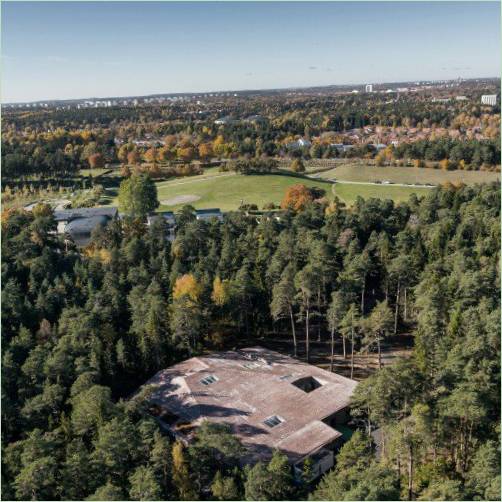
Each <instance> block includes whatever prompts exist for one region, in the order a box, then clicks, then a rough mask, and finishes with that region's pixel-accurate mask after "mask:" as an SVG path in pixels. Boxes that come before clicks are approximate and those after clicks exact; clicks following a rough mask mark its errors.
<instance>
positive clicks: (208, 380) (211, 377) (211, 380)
mask: <svg viewBox="0 0 502 502" xmlns="http://www.w3.org/2000/svg"><path fill="white" fill-rule="evenodd" d="M217 381H218V377H217V376H215V375H208V376H207V377H205V378H203V379H202V380H201V381H200V383H201V384H203V385H211V384H212V383H215V382H217Z"/></svg>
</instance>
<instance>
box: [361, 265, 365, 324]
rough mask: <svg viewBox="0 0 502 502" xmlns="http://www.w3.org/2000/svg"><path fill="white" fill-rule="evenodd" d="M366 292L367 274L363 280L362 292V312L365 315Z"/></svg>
mask: <svg viewBox="0 0 502 502" xmlns="http://www.w3.org/2000/svg"><path fill="white" fill-rule="evenodd" d="M365 293H366V275H365V276H364V280H363V290H362V292H361V314H363V315H364V295H365Z"/></svg>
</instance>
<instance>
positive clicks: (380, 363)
mask: <svg viewBox="0 0 502 502" xmlns="http://www.w3.org/2000/svg"><path fill="white" fill-rule="evenodd" d="M377 348H378V369H379V370H381V369H382V350H381V348H380V337H378V338H377Z"/></svg>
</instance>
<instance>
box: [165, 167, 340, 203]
mask: <svg viewBox="0 0 502 502" xmlns="http://www.w3.org/2000/svg"><path fill="white" fill-rule="evenodd" d="M297 183H302V184H304V185H306V186H309V187H313V186H316V187H319V188H323V189H324V190H326V195H327V196H328V197H330V198H331V197H332V192H331V186H332V185H331V183H329V182H326V181H324V180H309V179H302V178H298V177H295V176H285V175H277V174H271V175H249V176H244V175H241V174H233V173H219V175H213V176H207V175H201V176H194V177H190V178H182V179H176V180H172V181H164V182H161V183H158V184H157V190H158V197H159V201H160V203H161V205H160V208H159V209H160V210H169V209H174V210H176V209H179V208H180V207H182V206H183V205H184V204H186V203H187V202H181V203H180V201H183V200H191V202H189V203H190V204H191V205H192V206H193V207H195V208H209V207H219V208H220V209H222V210H223V211H231V210H235V209H237V208H238V207H239V206H240V204H241V201H243V202H244V204H256V205H257V206H258V207H259V208H260V209H261V208H262V207H263V205H264V204H266V203H267V202H274V203H276V204H279V203H280V202H281V200H282V198H283V197H284V193H285V192H286V190H287V188H288V187H290V186H291V185H295V184H297ZM195 198H197V200H195Z"/></svg>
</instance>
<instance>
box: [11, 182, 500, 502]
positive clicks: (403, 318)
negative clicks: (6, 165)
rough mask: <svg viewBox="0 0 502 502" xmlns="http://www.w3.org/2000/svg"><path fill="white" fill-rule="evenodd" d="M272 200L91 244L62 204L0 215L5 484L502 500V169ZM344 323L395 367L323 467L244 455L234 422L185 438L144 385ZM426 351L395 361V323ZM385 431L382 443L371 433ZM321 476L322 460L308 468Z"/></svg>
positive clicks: (107, 495) (118, 226)
mask: <svg viewBox="0 0 502 502" xmlns="http://www.w3.org/2000/svg"><path fill="white" fill-rule="evenodd" d="M297 209H298V210H297V211H294V210H292V209H290V210H288V211H286V212H284V213H281V214H280V216H279V217H276V216H274V215H273V213H271V215H270V216H266V215H265V216H262V217H261V218H256V217H251V216H248V215H247V214H246V213H245V212H234V213H228V214H227V215H225V219H224V221H223V222H218V221H216V220H214V221H213V222H204V221H199V220H196V218H195V215H194V211H193V209H192V208H191V207H189V206H185V207H184V208H183V210H181V211H180V212H179V213H177V214H176V222H177V233H176V238H175V240H174V241H173V242H172V243H170V242H169V241H168V240H166V238H165V236H166V229H165V227H164V225H165V223H164V222H163V221H162V220H161V219H158V221H157V222H156V223H154V224H153V225H152V226H150V227H147V226H146V225H145V224H144V223H143V221H142V220H141V219H131V218H126V219H121V220H117V221H114V222H113V223H111V224H110V225H108V227H106V228H104V229H99V230H98V231H97V232H95V233H94V235H93V240H92V243H91V245H90V246H89V247H87V248H86V249H85V250H84V251H79V250H77V249H76V248H74V247H73V246H72V245H68V244H67V243H65V242H64V241H63V240H62V238H61V237H59V236H57V235H56V233H55V232H54V231H55V228H56V224H55V221H54V219H53V216H52V211H51V210H50V208H49V207H48V206H44V205H42V204H41V205H39V206H37V207H36V208H35V209H34V210H33V211H32V212H27V211H22V210H12V211H4V213H3V215H2V342H3V343H2V472H3V475H2V483H3V485H2V497H3V498H4V499H14V500H25V499H30V500H64V499H75V500H77V499H83V498H87V499H88V500H129V499H130V500H166V499H167V500H176V499H182V500H196V499H206V500H207V499H210V500H235V499H246V500H264V499H266V500H284V499H286V500H287V499H299V500H305V499H311V500H417V499H418V500H473V499H474V500H499V499H500V439H499V436H500V391H501V389H500V286H499V284H500V267H499V263H500V252H499V250H500V187H499V185H496V184H493V185H477V186H474V187H465V186H464V187H453V186H450V187H445V188H437V189H433V190H431V192H430V194H428V195H427V196H425V197H423V198H421V199H418V198H417V197H416V196H412V197H411V198H410V199H409V201H408V202H407V203H401V204H399V205H396V204H394V203H393V202H392V201H389V200H385V201H382V200H377V199H369V200H363V199H358V201H357V202H356V204H355V205H354V206H352V207H350V208H347V207H345V206H344V205H343V204H342V203H340V202H339V201H338V202H335V203H333V204H330V205H329V206H327V205H326V204H323V203H315V202H312V203H307V204H306V205H304V206H302V207H299V208H297ZM273 333H274V334H277V333H281V334H282V335H283V336H285V337H289V338H290V345H289V347H290V353H291V354H296V355H297V357H299V358H301V359H303V360H309V356H310V354H309V349H310V345H309V342H310V341H312V340H316V339H317V338H318V337H321V339H323V340H326V341H331V340H333V350H334V351H336V353H337V354H340V353H341V351H342V346H343V350H346V351H347V361H348V365H349V366H350V354H351V352H352V353H354V352H356V353H358V354H359V353H368V354H372V355H374V356H375V357H377V360H378V361H379V366H381V369H375V370H374V371H373V373H372V374H371V376H369V377H368V378H366V379H363V380H362V381H361V382H360V383H359V385H358V387H357V390H356V393H355V395H354V396H353V401H352V405H351V413H352V417H353V419H354V420H355V423H356V424H358V427H357V429H358V430H357V431H356V432H355V433H354V435H353V436H352V438H351V439H350V440H349V441H348V442H347V443H346V444H345V445H344V446H343V447H342V450H341V452H340V453H339V455H338V456H337V459H336V466H335V468H334V469H333V470H332V471H330V472H328V473H327V474H326V475H325V476H324V477H323V478H322V479H321V480H320V481H319V482H318V483H316V484H309V483H303V484H298V483H295V482H293V479H292V477H291V472H290V469H289V466H288V463H287V460H286V458H285V457H284V456H283V455H281V454H280V453H279V452H277V453H276V454H274V457H273V458H272V460H271V461H270V462H269V463H266V464H262V463H259V464H256V465H255V466H253V467H246V468H245V469H240V468H239V464H238V460H239V456H240V454H241V446H240V444H239V443H238V442H237V441H236V440H235V438H234V437H233V436H232V435H231V434H230V433H229V431H228V430H227V429H226V427H225V426H214V425H213V426H209V425H206V426H203V427H202V428H201V430H200V431H199V433H198V436H197V440H196V441H195V442H194V443H193V444H191V445H190V446H188V447H184V446H182V445H181V444H180V443H173V442H172V441H171V440H170V439H169V438H168V437H166V436H165V435H163V434H162V433H161V431H160V429H159V427H158V425H157V423H156V422H155V421H154V419H153V418H151V417H150V416H149V415H148V414H147V413H146V411H145V410H146V404H145V396H144V395H142V394H141V393H140V394H136V393H135V391H136V390H137V389H138V388H139V387H140V386H141V385H142V384H143V383H144V382H145V381H146V380H147V379H148V378H149V377H150V376H152V375H153V374H154V373H155V372H156V371H158V370H159V369H161V368H164V367H166V366H168V365H170V364H173V363H175V362H178V361H181V360H183V359H185V358H187V357H190V356H193V355H196V354H200V353H203V352H204V351H207V350H213V349H221V348H233V347H236V346H243V345H245V344H249V343H254V344H260V343H264V341H265V342H266V340H267V337H270V336H272V334H273ZM405 333H406V334H409V333H411V334H412V336H413V345H414V348H413V351H412V353H411V355H410V356H409V357H405V358H402V359H399V360H398V361H397V362H394V363H393V364H383V363H382V354H381V352H382V345H383V344H384V343H385V340H386V339H387V338H388V337H390V336H397V337H399V336H401V335H403V334H405ZM375 431H378V434H379V437H380V441H379V445H378V448H377V446H376V444H375V441H374V437H375V434H374V432H375ZM306 478H308V476H306Z"/></svg>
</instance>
